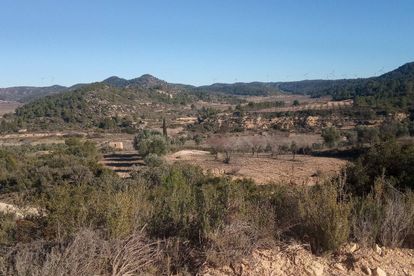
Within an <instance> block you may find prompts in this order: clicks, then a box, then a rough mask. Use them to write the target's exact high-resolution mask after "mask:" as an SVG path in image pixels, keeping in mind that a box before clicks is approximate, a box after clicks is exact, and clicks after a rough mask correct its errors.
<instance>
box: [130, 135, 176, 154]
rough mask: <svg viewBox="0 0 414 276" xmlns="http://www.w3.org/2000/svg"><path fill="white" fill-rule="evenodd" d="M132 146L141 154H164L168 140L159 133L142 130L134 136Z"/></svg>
mask: <svg viewBox="0 0 414 276" xmlns="http://www.w3.org/2000/svg"><path fill="white" fill-rule="evenodd" d="M134 147H135V149H136V150H138V151H139V153H140V154H141V155H142V156H144V157H145V156H147V155H148V154H150V153H152V154H156V155H158V156H161V155H164V154H166V153H167V151H168V142H167V140H166V138H165V137H164V136H162V135H161V133H159V132H156V131H148V130H143V131H141V132H140V133H139V134H138V135H137V136H135V138H134Z"/></svg>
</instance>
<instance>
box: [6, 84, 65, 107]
mask: <svg viewBox="0 0 414 276" xmlns="http://www.w3.org/2000/svg"><path fill="white" fill-rule="evenodd" d="M66 90H67V87H64V86H60V85H53V86H48V87H33V86H16V87H8V88H0V100H3V101H16V102H21V103H24V102H29V101H31V100H33V99H36V98H40V97H44V96H47V95H52V94H56V93H60V92H63V91H66Z"/></svg>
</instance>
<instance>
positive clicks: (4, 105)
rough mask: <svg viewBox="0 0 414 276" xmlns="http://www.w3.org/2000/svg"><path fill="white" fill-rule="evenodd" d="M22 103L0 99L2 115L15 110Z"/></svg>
mask: <svg viewBox="0 0 414 276" xmlns="http://www.w3.org/2000/svg"><path fill="white" fill-rule="evenodd" d="M21 105H22V104H21V103H19V102H9V101H0V116H3V115H4V114H6V113H11V112H14V111H15V110H16V108H18V107H19V106H21Z"/></svg>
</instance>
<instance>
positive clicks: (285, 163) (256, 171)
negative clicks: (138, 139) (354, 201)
mask: <svg viewBox="0 0 414 276" xmlns="http://www.w3.org/2000/svg"><path fill="white" fill-rule="evenodd" d="M166 159H167V161H168V162H185V163H189V164H194V165H199V166H200V167H201V168H202V169H203V170H204V171H205V172H211V173H212V174H213V175H229V176H232V177H233V178H235V179H241V178H251V179H253V180H254V181H255V182H256V183H258V184H267V183H275V184H292V185H314V184H316V183H318V182H321V181H323V180H324V179H326V178H328V177H330V176H334V175H335V174H337V173H338V172H339V171H340V169H341V168H342V167H343V166H345V165H346V161H344V160H341V159H336V158H327V157H313V156H304V155H296V158H295V160H293V159H292V155H280V156H278V158H277V159H276V158H270V156H266V155H259V157H252V156H251V155H250V154H234V155H233V156H232V158H231V161H230V164H225V163H224V162H223V161H222V160H223V157H222V156H219V158H218V159H216V158H215V156H213V155H212V154H210V153H209V152H207V151H199V150H182V151H179V152H176V153H174V154H170V155H168V156H167V157H166Z"/></svg>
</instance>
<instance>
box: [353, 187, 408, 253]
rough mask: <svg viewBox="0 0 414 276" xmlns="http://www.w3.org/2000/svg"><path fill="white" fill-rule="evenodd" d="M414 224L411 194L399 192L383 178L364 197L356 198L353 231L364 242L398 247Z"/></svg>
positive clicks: (358, 240) (357, 238) (360, 241)
mask: <svg viewBox="0 0 414 276" xmlns="http://www.w3.org/2000/svg"><path fill="white" fill-rule="evenodd" d="M413 226H414V197H413V194H412V193H411V192H408V193H401V192H398V191H397V190H395V189H394V188H393V187H392V186H391V185H390V184H389V183H387V182H386V181H385V180H384V179H379V180H377V182H376V185H375V188H374V189H373V191H372V192H371V193H370V194H369V195H368V196H367V197H365V198H358V199H356V202H355V206H354V211H353V225H352V234H353V237H354V239H355V240H356V241H357V242H359V243H361V244H364V245H369V246H370V245H373V244H374V243H380V244H382V245H384V246H390V247H396V246H401V245H402V244H403V243H404V241H405V240H406V238H407V236H408V235H409V234H411V231H412V227H413Z"/></svg>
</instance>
